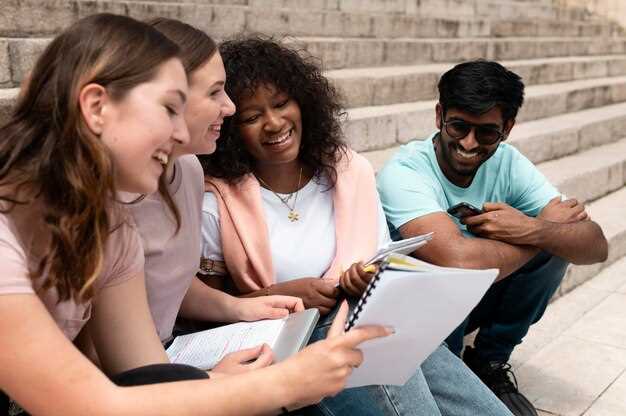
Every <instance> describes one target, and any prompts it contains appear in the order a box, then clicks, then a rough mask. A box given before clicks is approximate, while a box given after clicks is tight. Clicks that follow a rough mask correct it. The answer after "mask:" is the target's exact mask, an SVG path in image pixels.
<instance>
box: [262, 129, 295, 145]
mask: <svg viewBox="0 0 626 416" xmlns="http://www.w3.org/2000/svg"><path fill="white" fill-rule="evenodd" d="M291 133H293V129H289V131H287V132H286V133H283V134H281V135H280V136H277V137H274V138H272V139H270V140H268V141H266V142H264V143H263V145H265V146H276V145H279V144H283V143H285V142H286V141H287V140H288V139H289V138H290V137H291Z"/></svg>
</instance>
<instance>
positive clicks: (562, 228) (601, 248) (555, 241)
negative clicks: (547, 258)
mask: <svg viewBox="0 0 626 416" xmlns="http://www.w3.org/2000/svg"><path fill="white" fill-rule="evenodd" d="M535 225H536V226H535V231H534V232H533V233H532V234H531V237H530V238H531V240H530V241H531V244H532V245H533V246H535V247H538V248H540V249H541V250H544V251H547V252H548V253H550V254H553V255H555V256H558V257H561V258H563V259H565V260H567V261H568V262H570V263H573V264H592V263H598V262H602V261H605V260H606V258H607V255H608V243H607V241H606V238H605V237H604V233H603V232H602V229H601V228H600V226H599V225H598V224H596V223H595V222H593V221H579V222H573V223H565V224H561V223H556V222H549V221H543V220H540V219H537V220H536V222H535Z"/></svg>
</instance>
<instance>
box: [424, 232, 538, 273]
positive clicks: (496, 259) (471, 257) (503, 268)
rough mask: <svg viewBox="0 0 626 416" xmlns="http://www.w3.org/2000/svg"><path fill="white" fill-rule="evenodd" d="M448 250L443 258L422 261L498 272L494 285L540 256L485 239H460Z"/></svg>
mask: <svg viewBox="0 0 626 416" xmlns="http://www.w3.org/2000/svg"><path fill="white" fill-rule="evenodd" d="M447 247H448V248H447V250H446V255H445V256H441V257H440V258H439V259H435V258H426V259H425V260H427V261H430V262H431V263H434V264H437V265H440V266H447V267H460V268H466V269H499V270H500V272H499V274H498V277H497V278H496V281H498V280H502V279H504V278H505V277H507V276H509V275H510V274H512V273H513V272H515V271H516V270H518V269H519V268H520V267H522V266H523V265H524V264H526V263H528V262H529V261H530V259H532V258H533V257H534V256H536V255H537V254H538V253H539V249H537V248H535V247H531V246H518V245H513V244H508V243H505V242H502V241H496V240H489V239H486V238H468V237H460V238H458V239H455V240H454V241H453V242H450V244H448V245H447ZM418 254H419V253H418ZM421 257H422V258H423V256H421Z"/></svg>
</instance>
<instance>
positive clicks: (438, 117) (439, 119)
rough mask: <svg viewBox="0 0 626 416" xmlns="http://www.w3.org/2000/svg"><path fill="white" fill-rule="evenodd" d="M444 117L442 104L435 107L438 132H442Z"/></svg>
mask: <svg viewBox="0 0 626 416" xmlns="http://www.w3.org/2000/svg"><path fill="white" fill-rule="evenodd" d="M442 117H443V110H442V108H441V104H439V103H437V105H436V106H435V123H436V124H437V130H441V122H442Z"/></svg>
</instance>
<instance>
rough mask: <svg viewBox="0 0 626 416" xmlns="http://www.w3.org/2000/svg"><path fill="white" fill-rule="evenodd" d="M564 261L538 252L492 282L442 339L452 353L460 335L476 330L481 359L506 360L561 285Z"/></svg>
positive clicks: (459, 347)
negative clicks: (502, 277) (446, 336)
mask: <svg viewBox="0 0 626 416" xmlns="http://www.w3.org/2000/svg"><path fill="white" fill-rule="evenodd" d="M567 265H568V263H567V261H565V260H563V259H562V258H560V257H556V256H553V255H551V254H549V253H547V252H540V253H539V254H537V255H536V256H535V257H533V258H532V259H531V260H530V261H529V262H528V263H526V264H525V265H524V266H522V267H521V268H520V269H519V270H517V271H516V272H514V273H513V274H511V275H510V276H508V277H507V278H505V279H503V280H501V281H499V282H497V283H494V284H493V285H492V286H491V288H489V290H488V291H487V293H486V294H485V296H484V297H483V298H482V299H481V301H480V303H479V304H478V305H477V306H476V307H475V308H474V310H473V311H472V312H471V313H470V315H469V316H468V317H467V318H466V319H465V321H464V322H463V323H462V324H461V325H459V327H458V328H457V329H455V330H454V332H452V334H450V336H449V337H448V339H447V340H446V342H447V344H448V345H449V347H450V350H451V351H452V352H453V353H455V354H456V355H459V356H460V354H461V350H462V349H463V336H465V335H466V334H469V333H470V332H473V331H475V330H476V329H478V330H479V331H478V334H477V335H476V339H475V340H474V347H475V348H476V353H477V354H478V356H479V357H481V358H482V359H483V360H485V361H499V362H507V361H508V360H509V357H510V356H511V353H512V352H513V348H515V346H516V345H518V344H520V343H521V342H522V339H523V338H524V336H526V334H527V333H528V329H529V328H530V326H531V325H532V324H534V323H535V322H537V321H539V319H541V317H542V316H543V313H544V312H545V310H546V307H547V306H548V303H549V301H550V298H552V295H554V292H555V291H556V289H557V288H558V287H559V285H560V284H561V281H562V280H563V276H565V271H566V270H567Z"/></svg>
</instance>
